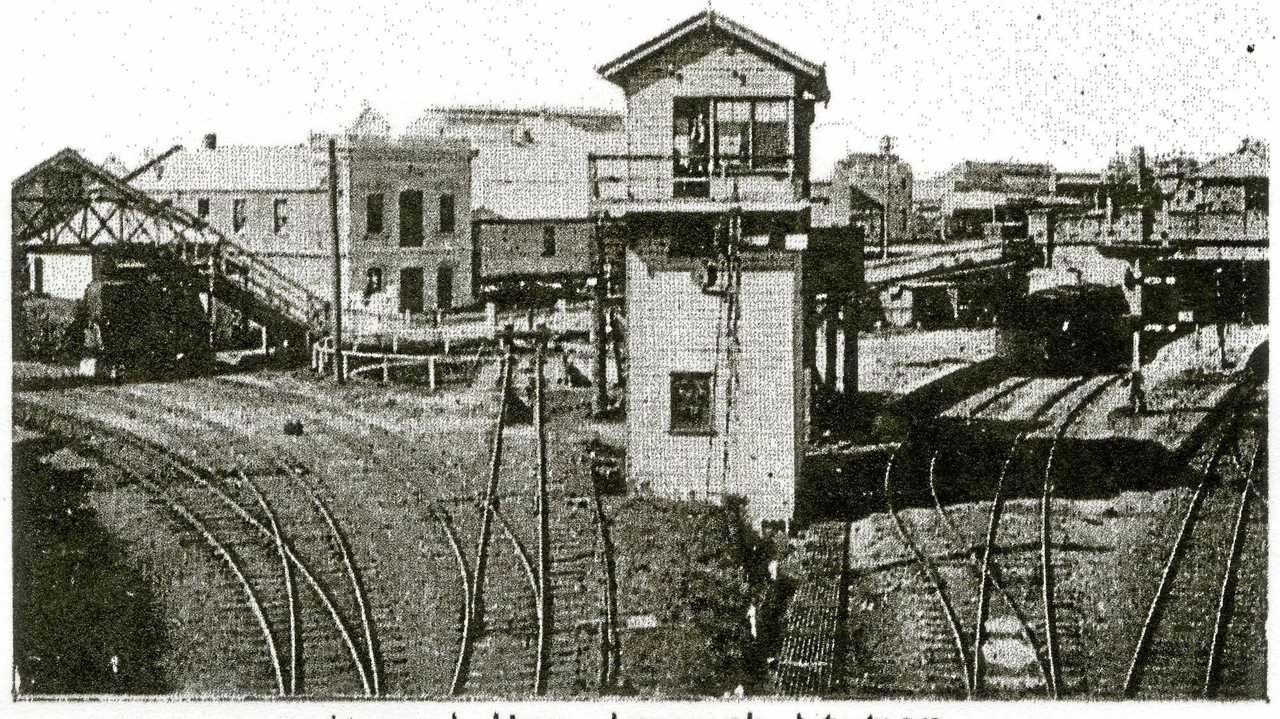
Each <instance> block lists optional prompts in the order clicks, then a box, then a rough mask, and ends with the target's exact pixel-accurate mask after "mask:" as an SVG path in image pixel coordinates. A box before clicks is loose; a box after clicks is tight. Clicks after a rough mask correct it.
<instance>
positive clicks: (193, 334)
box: [79, 264, 212, 379]
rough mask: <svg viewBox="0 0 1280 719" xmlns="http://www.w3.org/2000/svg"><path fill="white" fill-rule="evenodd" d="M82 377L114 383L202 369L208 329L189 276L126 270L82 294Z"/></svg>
mask: <svg viewBox="0 0 1280 719" xmlns="http://www.w3.org/2000/svg"><path fill="white" fill-rule="evenodd" d="M81 312H82V318H81V321H80V323H79V324H80V327H81V328H82V331H83V333H84V345H83V350H84V351H83V355H82V357H83V360H84V361H83V362H82V364H81V366H82V370H83V372H84V373H85V374H92V375H94V376H98V377H109V378H112V379H120V378H122V377H125V376H130V377H150V376H157V375H165V374H171V373H173V372H176V371H197V370H200V369H203V368H206V367H207V366H208V365H209V363H210V361H211V359H212V353H211V351H210V349H209V323H208V320H207V319H206V316H205V310H204V306H203V304H202V302H201V297H200V288H199V284H198V283H197V278H196V276H195V275H194V274H193V275H192V276H191V277H186V276H184V275H183V274H181V273H176V272H174V273H170V272H156V271H155V270H154V269H152V268H149V267H148V266H146V265H142V264H126V265H121V266H118V267H117V268H116V270H115V271H114V272H113V273H112V274H111V275H110V276H108V277H104V278H101V279H98V280H94V281H93V282H91V283H89V286H88V287H87V288H86V289H85V294H84V302H83V307H82V310H81Z"/></svg>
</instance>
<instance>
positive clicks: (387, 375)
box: [382, 352, 391, 384]
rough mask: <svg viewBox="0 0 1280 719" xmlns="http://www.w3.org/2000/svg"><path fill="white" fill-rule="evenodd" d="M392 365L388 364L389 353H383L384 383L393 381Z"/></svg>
mask: <svg viewBox="0 0 1280 719" xmlns="http://www.w3.org/2000/svg"><path fill="white" fill-rule="evenodd" d="M390 369H391V368H390V367H388V366H387V353H386V352H383V353H382V383H383V384H386V383H387V382H390V381H391V374H390Z"/></svg>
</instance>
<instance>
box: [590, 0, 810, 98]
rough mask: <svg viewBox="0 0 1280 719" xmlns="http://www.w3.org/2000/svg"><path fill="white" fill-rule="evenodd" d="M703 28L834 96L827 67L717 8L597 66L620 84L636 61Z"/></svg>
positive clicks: (703, 12)
mask: <svg viewBox="0 0 1280 719" xmlns="http://www.w3.org/2000/svg"><path fill="white" fill-rule="evenodd" d="M700 29H705V30H708V31H711V30H720V31H721V32H724V33H727V34H728V35H730V36H732V37H733V38H734V39H736V40H737V41H738V42H740V43H742V44H743V45H745V46H747V47H749V48H751V49H752V50H753V51H755V52H757V53H759V54H760V55H763V56H764V57H767V58H769V59H770V60H772V61H774V62H776V63H778V64H780V65H782V66H783V67H785V68H787V69H788V70H790V71H791V72H793V73H795V74H796V75H798V76H800V77H801V78H802V79H804V80H806V81H807V82H806V83H805V84H806V85H807V87H806V89H808V90H809V91H810V92H812V93H813V94H814V96H815V97H816V98H817V99H819V100H822V101H824V102H825V101H826V100H829V99H830V98H831V93H830V91H829V90H828V89H827V71H826V68H825V67H823V66H822V65H818V64H816V63H813V62H810V61H808V60H805V59H804V58H802V57H800V56H799V55H796V54H795V53H793V52H791V51H790V50H787V49H786V48H784V47H782V46H781V45H779V44H777V43H775V42H773V41H772V40H770V39H768V38H766V37H764V36H762V35H760V34H758V33H756V32H755V31H754V30H751V29H750V28H748V27H746V26H744V25H742V24H740V23H737V22H734V21H733V20H730V19H729V18H727V17H725V16H723V15H720V14H718V13H716V12H715V11H714V10H704V11H702V12H700V13H698V14H697V15H694V16H693V17H691V18H689V19H688V20H685V21H684V22H681V23H678V24H677V25H675V26H674V27H672V28H670V29H669V30H667V31H666V32H663V33H662V34H661V35H658V36H657V37H654V38H652V39H650V40H647V41H645V42H643V43H641V44H640V45H637V46H636V47H635V48H633V49H631V50H628V51H627V52H625V53H623V54H622V55H620V56H618V57H617V58H615V59H613V60H611V61H609V62H607V63H605V64H603V65H601V66H600V67H598V68H596V71H597V72H599V73H600V75H602V76H603V77H604V78H605V79H606V80H608V81H610V82H614V83H616V82H617V81H618V79H619V78H621V77H624V76H626V75H627V74H628V71H629V70H630V69H631V68H632V67H634V66H635V65H636V63H638V62H640V61H642V60H644V59H645V58H648V57H651V56H652V55H654V54H655V53H658V52H660V51H662V50H664V49H666V48H668V47H670V46H672V45H674V44H676V43H678V42H680V41H681V40H683V39H684V38H686V37H688V36H689V35H691V34H692V33H694V32H696V31H698V30H700Z"/></svg>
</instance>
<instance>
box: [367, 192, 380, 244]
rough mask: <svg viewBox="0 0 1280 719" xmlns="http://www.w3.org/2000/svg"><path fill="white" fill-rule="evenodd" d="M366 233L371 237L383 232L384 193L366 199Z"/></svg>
mask: <svg viewBox="0 0 1280 719" xmlns="http://www.w3.org/2000/svg"><path fill="white" fill-rule="evenodd" d="M364 209H365V213H364V214H365V222H364V226H365V231H366V232H368V233H369V234H371V235H376V234H379V233H381V232H382V193H377V194H373V195H369V197H368V198H366V199H365V207H364Z"/></svg>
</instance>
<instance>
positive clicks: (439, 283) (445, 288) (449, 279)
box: [436, 265, 453, 310]
mask: <svg viewBox="0 0 1280 719" xmlns="http://www.w3.org/2000/svg"><path fill="white" fill-rule="evenodd" d="M436 307H437V308H439V309H442V310H447V309H449V308H450V307H453V268H452V267H450V266H448V265H441V266H440V267H439V268H437V269H436Z"/></svg>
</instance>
